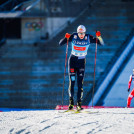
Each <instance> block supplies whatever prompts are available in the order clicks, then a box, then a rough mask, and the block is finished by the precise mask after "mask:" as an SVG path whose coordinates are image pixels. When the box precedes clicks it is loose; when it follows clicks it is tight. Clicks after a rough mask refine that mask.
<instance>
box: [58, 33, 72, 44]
mask: <svg viewBox="0 0 134 134" xmlns="http://www.w3.org/2000/svg"><path fill="white" fill-rule="evenodd" d="M73 35H74V34H71V36H70V38H69V42H71V41H72V39H73ZM66 43H67V38H65V37H64V38H63V39H61V40H60V42H59V45H60V46H62V45H64V44H66Z"/></svg>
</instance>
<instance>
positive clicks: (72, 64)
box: [59, 25, 104, 110]
mask: <svg viewBox="0 0 134 134" xmlns="http://www.w3.org/2000/svg"><path fill="white" fill-rule="evenodd" d="M96 37H97V38H94V37H93V36H92V35H90V34H86V28H85V26H83V25H79V26H78V28H77V33H72V34H68V33H66V34H65V38H63V39H61V40H60V42H59V44H60V45H61V46H62V45H64V44H66V43H67V39H68V41H69V42H71V45H72V51H71V55H70V57H69V60H68V73H69V88H68V91H69V107H68V110H72V109H73V108H74V84H75V80H76V75H77V86H78V92H77V110H81V109H82V108H81V101H82V97H83V79H84V73H85V63H86V55H87V51H88V47H89V45H90V44H91V43H96V41H97V43H98V44H100V45H104V42H103V39H102V38H101V33H100V31H97V32H96Z"/></svg>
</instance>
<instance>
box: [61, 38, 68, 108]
mask: <svg viewBox="0 0 134 134" xmlns="http://www.w3.org/2000/svg"><path fill="white" fill-rule="evenodd" d="M68 40H69V38H67V47H66V57H65V69H64V81H63V90H62V109H63V97H64V86H65V75H66V65H67V54H68Z"/></svg>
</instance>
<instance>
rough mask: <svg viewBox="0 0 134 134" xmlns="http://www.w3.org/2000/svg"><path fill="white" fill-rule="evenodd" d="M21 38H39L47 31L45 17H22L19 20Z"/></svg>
mask: <svg viewBox="0 0 134 134" xmlns="http://www.w3.org/2000/svg"><path fill="white" fill-rule="evenodd" d="M21 29H22V31H21V35H22V36H21V38H22V40H35V41H36V40H40V39H41V37H45V34H46V32H47V23H46V19H45V18H43V19H40V18H23V19H22V22H21Z"/></svg>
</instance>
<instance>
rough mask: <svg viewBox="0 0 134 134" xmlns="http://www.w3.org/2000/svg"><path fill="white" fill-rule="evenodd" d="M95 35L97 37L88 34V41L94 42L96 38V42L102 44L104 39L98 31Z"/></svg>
mask: <svg viewBox="0 0 134 134" xmlns="http://www.w3.org/2000/svg"><path fill="white" fill-rule="evenodd" d="M96 37H97V38H94V37H93V36H92V35H89V39H90V43H96V40H97V44H99V45H104V41H103V39H102V37H101V33H100V31H97V32H96Z"/></svg>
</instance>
